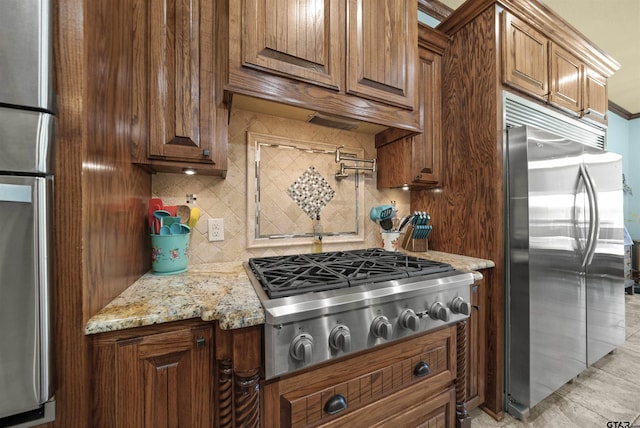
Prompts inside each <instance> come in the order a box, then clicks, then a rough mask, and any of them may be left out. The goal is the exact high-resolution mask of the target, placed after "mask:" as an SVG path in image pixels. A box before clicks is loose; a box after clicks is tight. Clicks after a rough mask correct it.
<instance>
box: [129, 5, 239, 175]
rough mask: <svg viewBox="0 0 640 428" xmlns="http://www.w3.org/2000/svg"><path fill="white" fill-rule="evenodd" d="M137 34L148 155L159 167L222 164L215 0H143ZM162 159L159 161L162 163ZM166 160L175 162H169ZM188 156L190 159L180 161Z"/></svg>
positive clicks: (216, 166)
mask: <svg viewBox="0 0 640 428" xmlns="http://www.w3.org/2000/svg"><path fill="white" fill-rule="evenodd" d="M140 4H141V6H140V8H141V9H143V10H146V19H145V22H144V24H143V25H141V31H140V34H138V33H137V34H136V35H135V36H134V37H141V34H142V33H144V31H143V30H142V28H146V33H145V34H146V38H145V40H139V41H138V43H139V44H140V46H144V47H141V48H140V49H141V50H144V51H145V53H146V72H147V73H146V78H145V81H146V82H147V84H148V96H147V103H148V114H149V117H148V124H149V134H148V150H147V157H148V158H149V159H150V160H151V161H150V163H151V164H152V166H154V165H155V166H157V167H159V168H157V169H159V170H163V168H164V170H167V169H168V170H171V167H172V166H174V167H175V168H176V169H179V168H180V167H181V166H185V167H191V166H194V165H195V166H196V168H197V167H198V165H201V164H204V167H205V168H207V166H206V165H208V168H211V169H214V170H217V171H218V172H222V173H223V171H225V170H226V117H225V115H224V113H223V112H221V109H220V105H221V104H220V99H221V97H220V93H221V91H220V89H219V88H218V87H219V86H221V84H222V81H221V79H220V78H219V76H216V73H221V72H222V71H221V70H217V69H216V68H217V66H216V64H217V62H216V61H217V60H216V58H217V57H219V56H225V55H226V51H224V50H223V51H221V52H218V49H217V46H221V44H220V43H219V42H220V41H219V40H218V38H219V37H220V35H217V34H216V30H217V26H216V14H217V13H218V11H217V10H216V9H217V8H218V7H219V4H220V2H219V1H205V0H191V1H188V2H185V1H180V0H157V1H151V2H146V1H142V2H141V3H140ZM163 162H164V163H163ZM171 162H174V163H173V164H172V163H171ZM179 162H188V163H189V164H186V165H184V164H180V163H179Z"/></svg>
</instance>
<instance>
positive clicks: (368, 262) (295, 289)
mask: <svg viewBox="0 0 640 428" xmlns="http://www.w3.org/2000/svg"><path fill="white" fill-rule="evenodd" d="M249 266H250V268H251V270H252V271H253V273H254V274H255V276H256V278H257V279H258V281H260V284H261V286H262V288H263V289H264V290H265V292H266V293H267V295H268V296H269V297H270V298H278V297H288V296H294V295H297V294H303V293H307V292H310V291H326V290H334V289H338V288H345V287H350V286H356V285H361V284H365V283H377V282H383V281H389V280H394V279H400V278H407V277H415V276H422V275H428V274H433V273H437V272H446V271H451V270H453V267H452V266H451V265H449V264H446V263H440V262H435V261H433V260H425V259H421V258H418V257H414V256H409V255H407V254H403V253H399V252H391V251H385V250H383V249H380V248H370V249H365V250H350V251H335V252H327V253H314V254H298V255H292V256H274V257H261V258H252V259H249Z"/></svg>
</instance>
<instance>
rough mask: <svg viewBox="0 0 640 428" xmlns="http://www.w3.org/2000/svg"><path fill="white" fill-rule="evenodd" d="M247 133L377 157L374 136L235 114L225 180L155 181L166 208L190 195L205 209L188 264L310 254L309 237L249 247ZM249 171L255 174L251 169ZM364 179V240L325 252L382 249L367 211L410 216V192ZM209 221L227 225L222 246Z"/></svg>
mask: <svg viewBox="0 0 640 428" xmlns="http://www.w3.org/2000/svg"><path fill="white" fill-rule="evenodd" d="M247 132H256V133H261V134H268V135H274V136H279V137H284V138H288V139H298V140H306V141H314V142H318V143H322V144H329V145H332V146H336V147H337V146H339V145H344V146H345V147H347V148H361V149H363V150H364V158H366V159H371V158H375V157H376V149H375V145H374V136H373V135H370V134H361V133H356V132H349V131H341V130H337V129H332V128H326V127H322V126H318V125H311V124H308V123H306V122H301V121H297V120H292V119H286V118H280V117H275V116H268V115H263V114H260V113H254V112H251V111H246V110H240V109H234V110H233V111H232V114H231V120H230V123H229V147H228V170H227V176H226V178H224V179H223V178H220V177H210V176H203V175H193V176H187V175H181V174H162V173H161V174H156V175H154V176H153V179H152V184H153V196H155V197H159V198H162V200H163V201H164V203H165V204H167V205H183V204H186V202H187V195H188V194H195V195H196V200H195V201H194V202H193V203H189V204H187V205H190V206H197V207H198V208H199V209H200V210H201V217H200V220H199V221H198V224H197V225H196V227H195V230H193V231H192V234H191V235H192V236H191V243H190V249H189V256H190V260H189V263H190V264H197V263H209V262H225V261H234V260H242V261H245V260H247V259H249V258H251V257H262V256H272V255H283V254H295V253H306V252H311V238H309V242H308V243H305V244H302V245H292V246H284V247H283V246H278V247H275V246H274V247H267V248H247V230H246V229H247V198H248V197H253V195H248V194H247V170H248V168H247ZM292 166H293V165H292ZM250 168H251V171H253V165H252V166H251V167H250ZM338 168H339V165H338V164H336V171H337V170H338ZM360 178H361V181H360V182H361V183H364V209H363V210H362V214H361V215H363V216H364V217H365V221H364V241H360V242H345V243H325V244H324V245H323V251H335V250H348V249H355V248H369V247H379V246H380V245H381V239H380V228H379V226H378V225H376V224H375V223H373V222H372V221H371V220H370V219H369V211H370V210H371V207H373V206H375V205H382V204H389V203H390V202H391V201H395V202H396V206H397V207H398V215H406V214H408V213H409V192H406V191H402V190H400V189H384V190H378V189H377V188H376V177H375V174H371V173H368V174H366V175H364V176H361V177H360ZM290 185H291V183H290V182H289V181H288V179H286V178H285V179H283V182H282V183H281V185H279V187H281V188H283V189H286V188H288V187H289V186H290ZM209 218H222V219H223V220H224V241H214V242H210V241H209V239H208V236H207V219H209ZM325 221H326V222H330V221H331V219H330V218H327V219H324V218H323V222H325Z"/></svg>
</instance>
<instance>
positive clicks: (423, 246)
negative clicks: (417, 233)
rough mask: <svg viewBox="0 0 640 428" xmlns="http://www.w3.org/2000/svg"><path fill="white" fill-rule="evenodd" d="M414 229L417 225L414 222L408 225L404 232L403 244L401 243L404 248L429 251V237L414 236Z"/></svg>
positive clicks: (414, 250)
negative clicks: (416, 237) (417, 237)
mask: <svg viewBox="0 0 640 428" xmlns="http://www.w3.org/2000/svg"><path fill="white" fill-rule="evenodd" d="M414 229H415V227H414V226H413V225H412V224H410V225H409V226H407V229H406V231H405V233H404V237H403V238H402V245H401V246H402V248H404V249H405V250H407V251H413V252H416V253H417V252H423V251H428V250H429V244H428V242H427V238H424V239H414V238H412V236H413V231H414Z"/></svg>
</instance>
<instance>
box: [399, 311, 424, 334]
mask: <svg viewBox="0 0 640 428" xmlns="http://www.w3.org/2000/svg"><path fill="white" fill-rule="evenodd" d="M400 325H401V326H402V327H404V328H408V329H410V330H413V331H418V329H419V328H420V318H418V315H416V313H415V312H414V311H413V309H405V310H404V311H402V313H401V314H400Z"/></svg>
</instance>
